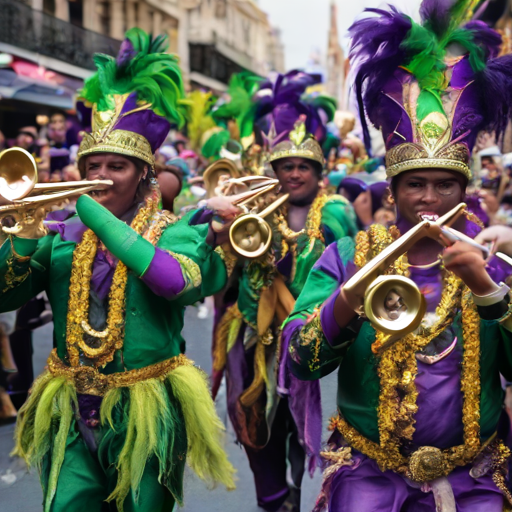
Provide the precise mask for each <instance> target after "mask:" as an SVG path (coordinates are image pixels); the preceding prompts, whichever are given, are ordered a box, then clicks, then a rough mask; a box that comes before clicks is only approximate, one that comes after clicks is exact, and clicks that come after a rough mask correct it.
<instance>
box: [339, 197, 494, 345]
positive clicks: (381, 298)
mask: <svg viewBox="0 0 512 512" xmlns="http://www.w3.org/2000/svg"><path fill="white" fill-rule="evenodd" d="M465 208H466V204H465V203H461V204H459V205H458V206H456V207H455V208H453V209H452V210H450V211H449V212H448V213H446V214H445V215H443V216H442V217H440V218H439V219H437V220H436V221H431V220H427V219H424V220H422V221H421V222H420V223H419V224H417V225H416V226H414V227H413V228H412V229H410V230H409V231H408V232H407V233H405V234H404V235H403V236H401V237H400V238H399V239H398V240H396V241H395V242H393V243H392V244H390V245H389V246H388V247H386V249H384V250H383V251H382V252H381V253H380V254H378V255H377V256H375V258H373V259H372V260H371V261H369V262H368V263H367V264H366V265H365V266H364V267H363V268H361V269H360V270H359V271H358V272H357V273H356V274H355V275H354V276H353V277H351V278H350V279H349V280H348V281H347V282H346V283H345V284H344V285H343V294H344V296H345V299H346V301H347V302H348V304H349V305H350V307H351V308H352V309H353V310H354V311H355V312H356V313H358V314H359V315H361V316H366V317H367V318H368V320H369V321H370V322H371V324H372V325H373V326H374V327H375V328H376V329H378V330H380V331H382V332H384V333H386V334H389V335H391V336H393V338H395V339H396V337H401V336H405V335H406V334H409V333H410V332H412V331H414V330H415V329H417V328H418V327H419V325H420V323H421V321H422V319H423V317H424V315H425V311H426V302H425V297H423V295H422V294H421V292H420V290H419V288H418V286H417V285H416V283H414V282H413V281H412V280H411V279H409V278H407V277H403V276H394V275H382V274H384V273H385V271H386V270H387V269H388V268H389V266H390V265H391V264H392V263H393V262H394V261H395V260H396V259H397V258H398V257H400V256H401V255H402V254H404V253H405V252H407V251H408V250H409V249H410V248H411V247H412V246H413V245H414V244H415V243H416V242H418V241H419V240H421V239H422V238H424V237H426V236H428V237H429V238H433V239H434V240H437V241H439V242H440V243H441V244H442V245H445V240H448V241H449V242H450V243H454V242H456V241H457V240H461V241H464V242H467V243H470V244H471V245H473V246H475V247H477V248H478V249H480V250H481V251H482V252H483V253H484V256H487V255H488V254H489V251H488V249H487V248H486V247H484V246H482V245H479V244H477V243H476V242H475V241H474V240H472V239H471V238H469V237H468V236H466V235H464V234H463V233H460V232H459V231H456V230H454V229H452V228H451V227H450V226H451V225H452V224H453V223H454V222H455V221H456V220H457V219H458V218H459V217H460V216H461V215H462V213H463V212H464V210H465Z"/></svg>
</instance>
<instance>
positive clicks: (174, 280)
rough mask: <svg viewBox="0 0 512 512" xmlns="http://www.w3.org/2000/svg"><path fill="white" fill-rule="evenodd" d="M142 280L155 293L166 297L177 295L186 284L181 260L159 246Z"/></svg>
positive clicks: (170, 297)
mask: <svg viewBox="0 0 512 512" xmlns="http://www.w3.org/2000/svg"><path fill="white" fill-rule="evenodd" d="M142 280H143V281H144V283H146V285H148V286H149V288H150V289H151V291H152V292H153V293H154V294H155V295H159V296H160V297H164V298H166V299H172V298H173V297H176V295H178V294H179V293H180V292H182V291H183V289H184V288H185V284H186V283H185V279H184V278H183V273H182V271H181V265H180V264H179V262H178V261H177V260H176V259H175V258H173V257H172V256H171V255H170V254H168V253H167V252H165V251H163V250H162V249H159V248H158V247H157V248H156V250H155V255H154V256H153V259H152V260H151V263H150V264H149V267H148V269H147V270H146V272H145V273H144V275H143V276H142Z"/></svg>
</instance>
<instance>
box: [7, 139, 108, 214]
mask: <svg viewBox="0 0 512 512" xmlns="http://www.w3.org/2000/svg"><path fill="white" fill-rule="evenodd" d="M111 185H113V182H112V181H111V180H92V181H85V180H84V181H67V182H63V183H37V164H36V161H35V160H34V158H33V156H32V155H31V154H30V153H29V152H28V151H25V150H24V149H22V148H10V149H6V150H4V151H2V152H1V153H0V196H2V197H3V198H4V199H7V200H8V201H10V202H11V203H12V204H10V205H6V206H0V218H3V217H6V216H8V215H12V216H14V217H15V218H16V220H18V222H19V221H20V220H22V221H25V222H27V221H29V219H31V218H33V216H34V214H35V212H36V210H38V209H40V208H44V209H48V210H51V209H54V208H55V207H58V206H60V205H62V204H63V203H65V202H66V200H68V199H71V198H73V197H76V196H79V195H82V194H85V193H87V192H90V191H92V190H102V189H105V188H106V187H109V186H111Z"/></svg>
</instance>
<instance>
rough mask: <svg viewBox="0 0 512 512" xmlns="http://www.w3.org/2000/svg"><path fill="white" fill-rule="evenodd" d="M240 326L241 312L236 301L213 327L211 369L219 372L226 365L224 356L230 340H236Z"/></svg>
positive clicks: (230, 344) (225, 356)
mask: <svg viewBox="0 0 512 512" xmlns="http://www.w3.org/2000/svg"><path fill="white" fill-rule="evenodd" d="M241 326H242V313H240V310H239V309H238V303H235V304H233V305H232V306H230V307H229V308H227V309H226V312H225V313H224V315H222V318H221V319H220V321H219V324H218V325H217V328H216V329H215V346H214V348H213V369H214V370H215V371H217V372H220V371H222V370H223V369H224V367H225V366H226V358H227V355H228V352H229V350H230V349H231V346H232V340H236V337H237V336H238V333H239V332H240V327H241Z"/></svg>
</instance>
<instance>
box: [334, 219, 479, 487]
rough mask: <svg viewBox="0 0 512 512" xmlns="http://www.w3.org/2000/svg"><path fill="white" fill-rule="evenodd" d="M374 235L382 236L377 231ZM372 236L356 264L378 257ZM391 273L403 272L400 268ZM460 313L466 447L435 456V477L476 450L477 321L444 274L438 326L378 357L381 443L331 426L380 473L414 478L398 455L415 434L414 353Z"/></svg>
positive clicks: (461, 290) (342, 425)
mask: <svg viewBox="0 0 512 512" xmlns="http://www.w3.org/2000/svg"><path fill="white" fill-rule="evenodd" d="M377 233H378V235H384V233H383V232H382V231H381V230H380V228H379V231H378V232H377ZM371 234H372V230H371V229H370V232H369V235H370V236H369V237H368V239H366V238H365V237H364V236H360V237H359V239H358V244H357V247H358V249H360V251H364V253H361V252H359V251H358V252H359V254H357V255H356V259H355V261H356V262H360V263H363V264H364V262H366V256H367V255H369V254H370V252H373V256H375V255H376V254H378V252H377V251H379V250H382V249H383V248H384V247H385V246H386V244H385V243H383V238H382V236H381V237H380V238H379V237H377V239H376V240H374V239H372V236H371ZM373 234H375V231H374V233H373ZM390 239H391V237H389V239H388V240H389V241H392V240H390ZM402 264H403V263H402ZM402 264H400V265H402ZM394 270H398V271H403V267H402V268H401V269H394ZM459 309H461V310H462V314H461V317H462V329H463V339H464V354H463V362H462V374H461V390H462V393H463V395H464V404H463V411H462V414H463V425H464V444H463V445H460V446H455V447H452V448H449V449H447V450H443V452H440V451H439V454H440V460H441V461H442V463H441V464H440V469H439V472H440V474H439V476H443V475H447V474H449V473H450V472H451V471H452V470H453V469H454V467H455V466H464V465H466V464H468V463H470V462H471V461H472V460H473V458H474V457H475V456H476V454H477V453H478V452H479V450H480V421H479V419H480V360H479V358H480V317H479V315H478V312H477V310H476V307H475V305H474V303H473V300H472V296H471V292H470V290H469V289H468V288H467V287H466V286H465V285H464V283H463V282H462V281H461V280H460V279H459V278H457V277H456V276H455V275H454V274H452V273H448V272H447V273H446V275H445V282H444V288H443V293H442V297H441V301H440V303H439V306H438V307H437V310H436V313H437V316H438V321H437V322H436V323H435V324H434V325H433V326H432V327H431V328H430V329H426V328H423V329H422V330H421V331H420V333H418V334H413V333H411V334H409V335H407V336H405V337H404V338H402V339H401V340H398V341H397V342H396V343H394V344H393V345H391V346H390V347H389V348H387V349H384V350H383V351H382V356H381V357H380V361H379V367H378V374H379V378H380V396H379V406H378V426H379V439H380V443H379V444H377V443H375V442H373V441H371V440H369V439H367V438H365V437H364V436H362V435H361V434H360V433H359V432H357V430H355V429H354V428H353V427H352V426H351V425H349V424H348V423H347V422H346V421H345V420H344V419H343V418H341V417H339V418H337V419H336V420H335V425H336V427H337V428H338V430H339V431H340V432H341V434H342V435H343V437H344V438H345V439H346V441H347V442H348V443H349V444H350V445H351V446H353V447H354V448H355V449H356V450H359V451H360V452H361V453H363V454H365V455H367V456H368V457H370V458H372V459H374V460H375V461H376V462H377V464H378V465H379V467H380V468H381V470H382V471H386V470H388V469H390V470H393V471H396V472H399V473H402V474H405V475H407V476H408V477H409V478H413V477H414V476H415V475H413V474H411V465H410V462H411V461H410V458H407V457H405V456H404V455H402V453H401V452H400V448H401V443H402V440H404V439H407V440H411V439H412V437H413V434H414V432H415V427H414V423H415V420H414V415H415V414H416V412H417V410H418V405H417V403H416V401H417V397H418V391H417V389H416V385H415V378H416V375H417V372H418V367H417V360H416V353H417V352H418V351H420V350H421V349H422V348H424V347H425V346H427V345H428V344H429V343H430V341H432V339H434V338H435V337H437V336H438V335H439V334H440V333H441V332H442V331H443V330H444V329H446V327H447V326H448V325H449V324H450V323H451V321H452V319H453V315H454V314H455V312H456V311H457V310H459ZM376 339H377V341H376V343H375V344H382V342H383V340H384V339H385V335H384V334H383V333H381V332H378V331H377V333H376ZM420 450H421V449H420ZM434 450H435V449H434ZM413 457H414V454H413Z"/></svg>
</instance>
